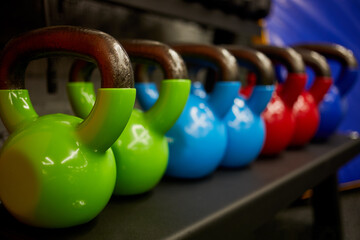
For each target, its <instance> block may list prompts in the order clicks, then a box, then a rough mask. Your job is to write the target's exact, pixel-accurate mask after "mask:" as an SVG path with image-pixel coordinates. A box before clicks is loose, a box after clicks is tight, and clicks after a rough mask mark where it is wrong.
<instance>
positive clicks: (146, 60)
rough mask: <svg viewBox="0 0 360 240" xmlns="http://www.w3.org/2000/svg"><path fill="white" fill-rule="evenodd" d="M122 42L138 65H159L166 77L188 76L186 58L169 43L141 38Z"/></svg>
mask: <svg viewBox="0 0 360 240" xmlns="http://www.w3.org/2000/svg"><path fill="white" fill-rule="evenodd" d="M120 43H121V44H122V46H123V47H124V49H125V50H126V52H127V53H128V55H129V57H130V60H131V61H132V62H133V63H135V64H136V65H148V64H150V65H154V64H155V65H159V66H160V67H161V69H162V70H163V72H164V78H165V79H187V78H188V73H187V68H186V65H185V63H184V60H183V59H182V57H181V56H180V55H179V54H178V53H177V52H176V51H174V49H172V48H171V47H169V46H168V45H166V44H163V43H160V42H157V41H151V40H139V39H134V40H123V41H120ZM139 80H140V79H139ZM140 81H141V80H140Z"/></svg>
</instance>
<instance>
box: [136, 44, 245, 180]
mask: <svg viewBox="0 0 360 240" xmlns="http://www.w3.org/2000/svg"><path fill="white" fill-rule="evenodd" d="M172 47H173V49H174V50H176V51H177V52H178V53H180V54H181V55H182V57H183V59H184V60H185V62H187V63H189V62H192V63H195V64H196V63H198V62H201V61H202V60H201V59H204V58H205V59H209V61H208V62H209V67H210V68H219V69H221V81H219V82H217V83H216V85H215V89H214V90H213V92H212V93H211V94H209V95H208V97H207V98H206V99H204V98H201V97H199V96H197V95H194V94H191V93H190V95H189V98H188V101H187V103H186V106H185V109H184V111H183V113H182V114H181V116H180V117H179V119H178V120H177V122H176V123H175V125H174V126H173V127H172V128H171V129H170V131H168V132H167V134H166V136H167V137H168V142H169V163H168V167H167V169H166V174H167V175H168V176H171V177H176V178H187V179H194V178H201V177H205V176H207V175H209V174H211V173H212V172H213V171H214V170H216V168H217V167H218V166H219V165H220V162H221V160H222V159H223V157H224V155H225V151H226V146H227V132H226V126H225V124H224V122H223V121H222V118H223V117H224V116H225V115H226V113H227V112H228V111H229V109H230V108H231V106H232V104H233V102H234V99H235V97H236V96H237V92H238V89H239V87H240V82H239V81H236V78H237V74H238V69H237V65H236V59H235V58H234V57H233V56H232V55H231V54H230V52H228V51H227V50H225V49H224V48H220V47H215V46H211V45H200V44H199V45H196V44H183V45H174V46H172ZM135 87H136V89H137V97H138V100H139V103H140V105H141V106H142V107H143V108H144V110H146V109H148V108H149V107H151V106H152V105H153V104H154V103H155V101H156V99H157V97H158V92H157V89H156V85H155V84H154V83H136V84H135ZM192 87H193V86H192Z"/></svg>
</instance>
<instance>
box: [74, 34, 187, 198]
mask: <svg viewBox="0 0 360 240" xmlns="http://www.w3.org/2000/svg"><path fill="white" fill-rule="evenodd" d="M121 43H122V45H123V47H124V48H125V50H126V52H127V53H128V55H129V57H130V59H131V61H132V62H133V63H146V64H158V65H160V67H161V68H162V70H163V71H164V74H165V78H166V80H163V81H162V82H161V91H160V95H159V98H158V99H157V101H156V103H154V106H153V107H151V108H150V109H148V110H147V111H145V112H142V111H140V110H138V109H134V110H133V112H132V114H131V117H130V120H129V123H128V125H127V126H126V128H125V129H124V132H123V134H122V135H121V136H120V137H119V139H118V140H117V141H116V142H115V143H114V144H113V146H112V147H111V148H112V150H113V152H114V156H115V160H116V169H117V177H116V185H115V190H114V194H116V195H132V194H140V193H144V192H146V191H149V190H151V189H152V188H154V187H155V186H156V184H157V183H158V182H159V181H160V180H161V178H162V176H163V175H164V172H165V169H166V167H167V164H168V152H169V149H168V143H167V141H166V137H165V133H166V132H167V131H168V130H169V129H170V128H171V127H172V126H173V124H174V123H175V121H176V120H177V119H178V117H179V115H180V114H181V112H182V110H183V108H184V106H185V104H186V101H187V98H188V95H189V91H190V81H189V80H186V78H187V70H186V67H185V64H184V62H183V60H182V58H181V57H180V56H179V55H178V54H177V53H176V52H175V51H174V50H172V49H171V48H170V47H168V46H167V45H164V44H162V43H159V42H155V41H146V40H129V41H122V42H121ZM94 68H95V65H94V64H92V63H87V62H84V61H77V62H75V63H74V64H73V67H72V70H71V74H70V80H71V82H70V83H69V84H68V94H69V97H70V102H71V104H72V107H73V109H74V111H75V113H76V114H77V115H78V116H79V117H82V118H85V117H86V116H87V115H88V114H89V113H90V110H91V108H92V106H93V104H94V99H95V94H94V90H93V85H92V83H91V82H88V81H89V79H90V75H91V73H92V70H93V69H94ZM136 78H137V77H136Z"/></svg>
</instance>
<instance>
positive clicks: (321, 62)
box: [294, 48, 331, 77]
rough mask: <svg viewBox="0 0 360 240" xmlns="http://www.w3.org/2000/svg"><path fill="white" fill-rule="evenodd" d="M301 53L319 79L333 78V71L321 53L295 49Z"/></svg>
mask: <svg viewBox="0 0 360 240" xmlns="http://www.w3.org/2000/svg"><path fill="white" fill-rule="evenodd" d="M294 49H295V50H296V52H297V53H299V54H300V55H301V57H302V59H303V61H304V63H305V65H307V66H309V67H311V69H312V70H313V71H314V73H315V75H316V76H318V77H331V70H330V67H329V64H328V63H327V61H326V59H325V58H324V57H323V56H321V55H320V54H319V53H317V52H315V51H311V50H307V49H301V48H294Z"/></svg>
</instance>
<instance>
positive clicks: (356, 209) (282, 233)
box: [250, 189, 360, 240]
mask: <svg viewBox="0 0 360 240" xmlns="http://www.w3.org/2000/svg"><path fill="white" fill-rule="evenodd" d="M340 205H341V206H340V207H341V217H342V222H343V224H342V229H343V239H345V240H358V239H360V228H359V225H360V214H359V213H360V189H353V190H349V191H345V192H341V193H340ZM312 226H313V213H312V208H311V203H310V200H301V201H297V202H296V203H294V204H293V205H292V206H290V207H289V208H287V209H286V210H283V211H281V212H280V213H278V214H277V215H276V216H275V217H274V218H273V219H272V220H271V221H269V222H268V223H266V224H265V225H263V226H262V227H260V228H259V229H258V230H257V231H256V232H255V233H254V234H253V236H251V238H250V240H260V239H261V240H263V239H267V240H275V239H276V240H309V239H313V238H312V231H313V227H312Z"/></svg>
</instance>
